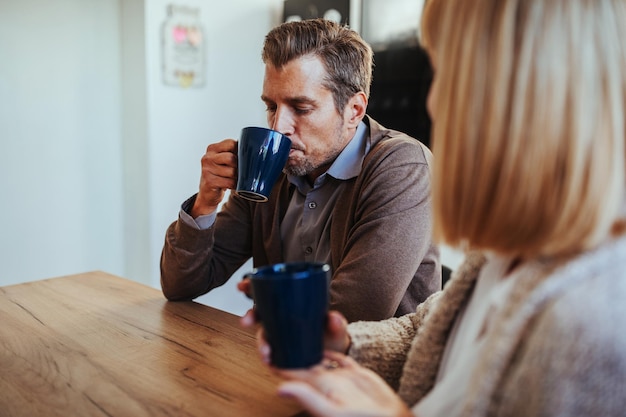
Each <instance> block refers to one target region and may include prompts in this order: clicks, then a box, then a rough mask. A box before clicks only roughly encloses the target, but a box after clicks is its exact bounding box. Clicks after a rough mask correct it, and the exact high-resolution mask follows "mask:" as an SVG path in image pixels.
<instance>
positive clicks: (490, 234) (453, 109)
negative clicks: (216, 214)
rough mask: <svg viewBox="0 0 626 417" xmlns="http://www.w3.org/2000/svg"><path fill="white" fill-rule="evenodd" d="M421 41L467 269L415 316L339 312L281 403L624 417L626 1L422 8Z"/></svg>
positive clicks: (342, 409) (439, 213)
mask: <svg viewBox="0 0 626 417" xmlns="http://www.w3.org/2000/svg"><path fill="white" fill-rule="evenodd" d="M422 36H423V41H424V44H425V47H426V49H427V50H428V52H429V55H430V57H431V60H432V63H433V67H434V69H435V78H434V82H433V85H432V90H431V93H430V97H429V102H428V107H429V111H430V113H431V116H432V118H433V121H434V130H433V143H434V151H433V154H434V157H435V165H434V181H435V182H434V188H433V204H434V211H435V233H436V237H438V238H439V239H441V240H443V241H445V242H447V243H448V244H451V245H456V246H463V247H466V248H467V249H468V250H469V251H470V252H468V256H467V259H466V262H465V263H464V265H463V266H461V267H460V268H459V269H458V270H457V271H456V272H455V273H454V274H453V277H452V280H451V281H450V282H449V284H448V285H446V288H445V289H444V290H443V291H442V292H440V293H437V294H435V295H433V296H431V297H430V298H429V299H428V300H427V301H426V302H424V303H423V304H422V305H420V306H419V307H418V309H417V311H416V313H414V314H410V315H406V316H403V317H400V318H395V319H390V320H386V321H382V322H357V323H352V324H350V325H349V326H347V327H346V324H345V321H344V320H343V319H342V317H341V316H339V315H337V314H335V313H332V314H331V315H330V321H329V323H330V324H329V337H328V340H327V348H329V349H331V350H332V351H328V352H327V357H326V359H325V364H324V365H320V366H316V367H313V368H311V369H308V370H302V371H279V370H276V372H278V373H279V374H280V375H282V376H283V377H285V378H286V379H288V381H287V382H285V383H283V384H282V385H281V386H280V388H279V393H280V394H281V395H282V396H285V397H290V398H294V399H296V400H297V401H299V402H300V403H301V404H302V405H303V406H304V407H305V408H306V409H307V410H308V411H309V412H311V413H312V414H313V415H315V416H411V415H418V416H422V417H425V416H459V415H463V416H487V415H499V416H544V415H562V416H573V415H585V416H593V415H597V416H610V415H623V413H624V410H626V400H625V399H624V393H625V392H626V332H624V330H623V328H624V321H626V237H625V233H624V231H625V229H626V227H625V221H624V218H625V216H624V214H625V211H624V201H625V182H626V181H625V168H624V165H625V159H626V158H625V135H626V133H625V132H626V120H625V115H626V2H625V1H624V0H506V1H502V0H457V1H454V0H429V1H428V3H427V6H426V9H425V11H424V14H423V20H422ZM251 321H252V318H251V316H250V315H249V316H247V317H246V319H244V322H247V323H250V322H251ZM261 351H262V353H263V354H264V357H265V358H267V353H268V352H267V346H266V345H265V344H264V343H263V342H262V341H261ZM333 351H334V352H333ZM346 354H347V356H346Z"/></svg>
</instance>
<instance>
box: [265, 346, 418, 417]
mask: <svg viewBox="0 0 626 417" xmlns="http://www.w3.org/2000/svg"><path fill="white" fill-rule="evenodd" d="M274 371H275V372H276V373H277V374H278V375H280V376H282V377H283V378H285V379H287V380H288V381H287V382H284V383H283V384H282V385H280V387H279V388H278V393H279V395H280V396H282V397H287V398H292V399H294V400H296V401H297V402H298V403H300V405H302V407H304V408H305V409H306V410H307V411H308V412H309V413H311V414H313V415H314V416H316V417H326V416H328V417H356V416H359V417H368V416H372V417H374V416H376V417H409V416H411V417H412V416H413V415H412V414H411V411H410V410H409V408H408V407H407V406H406V404H404V402H403V401H402V400H401V399H400V397H398V396H397V395H396V393H395V392H394V391H393V390H392V389H391V387H389V385H387V384H386V383H385V381H383V380H382V379H381V378H380V377H379V376H378V375H376V374H375V373H374V372H372V371H371V370H369V369H366V368H364V367H362V366H360V365H359V364H357V363H356V362H355V361H354V360H353V359H352V358H350V357H348V356H345V355H343V354H341V353H337V352H332V351H326V352H325V358H324V361H323V362H322V363H321V364H320V365H317V366H314V367H312V368H310V369H306V370H279V369H274Z"/></svg>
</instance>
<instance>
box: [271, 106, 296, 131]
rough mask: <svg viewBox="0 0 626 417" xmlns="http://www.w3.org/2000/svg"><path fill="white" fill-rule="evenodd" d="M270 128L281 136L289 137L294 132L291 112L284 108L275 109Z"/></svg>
mask: <svg viewBox="0 0 626 417" xmlns="http://www.w3.org/2000/svg"><path fill="white" fill-rule="evenodd" d="M270 127H271V128H272V129H274V130H276V131H277V132H280V133H282V134H283V135H287V136H289V135H291V134H292V133H293V131H294V123H293V117H292V115H291V112H290V111H289V110H287V109H285V108H284V107H278V108H277V109H276V113H274V118H273V119H272V125H271V126H270Z"/></svg>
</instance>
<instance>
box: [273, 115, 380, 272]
mask: <svg viewBox="0 0 626 417" xmlns="http://www.w3.org/2000/svg"><path fill="white" fill-rule="evenodd" d="M370 145H371V144H370V142H369V129H368V127H367V125H366V124H365V123H363V122H361V123H360V124H359V126H358V127H357V130H356V133H355V134H354V137H353V138H352V139H351V140H350V142H349V143H348V144H347V145H346V147H345V148H344V149H343V150H342V151H341V153H340V154H339V155H338V156H337V159H335V161H334V162H333V163H332V165H331V166H330V168H328V170H327V171H326V172H325V173H323V174H322V175H320V176H319V177H317V179H316V180H315V183H314V184H313V186H312V187H311V185H310V184H309V183H308V182H307V180H306V178H304V177H294V176H288V177H287V178H288V179H289V182H291V183H292V184H294V185H295V186H296V192H294V193H293V196H292V197H291V201H290V202H289V206H288V207H287V213H286V214H285V218H284V219H283V221H282V223H281V225H280V233H281V238H282V241H283V257H284V260H285V262H296V261H316V262H326V263H330V220H331V218H330V217H331V213H332V211H333V207H334V206H335V201H336V200H337V197H338V196H339V195H340V193H341V188H342V187H341V181H346V180H349V179H352V178H354V177H356V176H358V175H359V174H360V172H361V167H362V165H363V159H364V158H365V155H367V152H369V149H370ZM294 231H296V232H295V233H294Z"/></svg>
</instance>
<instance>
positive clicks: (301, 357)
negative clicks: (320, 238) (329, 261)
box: [245, 262, 331, 369]
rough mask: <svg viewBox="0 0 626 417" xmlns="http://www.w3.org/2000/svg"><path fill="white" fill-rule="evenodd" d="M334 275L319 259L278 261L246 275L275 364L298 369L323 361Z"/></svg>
mask: <svg viewBox="0 0 626 417" xmlns="http://www.w3.org/2000/svg"><path fill="white" fill-rule="evenodd" d="M330 275H331V274H330V267H329V266H328V265H326V264H323V263H317V262H295V263H282V264H275V265H270V266H266V267H262V268H257V269H255V270H254V271H253V272H252V273H250V274H246V276H245V277H246V278H250V282H251V285H252V297H253V299H254V305H255V312H256V315H257V318H258V319H259V320H260V321H261V324H262V325H263V328H264V330H265V338H266V340H267V342H268V343H269V345H270V348H271V354H270V361H271V363H272V365H273V366H276V367H277V368H283V369H296V368H307V367H310V366H312V365H315V364H317V363H319V362H321V360H322V357H323V355H324V331H325V329H326V322H327V316H328V285H329V282H330Z"/></svg>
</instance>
